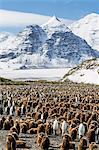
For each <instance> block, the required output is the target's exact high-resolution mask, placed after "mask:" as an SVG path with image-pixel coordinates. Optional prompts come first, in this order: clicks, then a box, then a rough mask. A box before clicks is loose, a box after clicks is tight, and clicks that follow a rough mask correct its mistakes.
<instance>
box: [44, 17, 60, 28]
mask: <svg viewBox="0 0 99 150" xmlns="http://www.w3.org/2000/svg"><path fill="white" fill-rule="evenodd" d="M61 23H62V22H61V21H60V20H59V19H58V18H57V17H56V16H55V15H54V16H53V17H51V19H49V20H48V22H46V23H45V24H43V25H42V26H50V27H51V26H56V25H60V24H61Z"/></svg>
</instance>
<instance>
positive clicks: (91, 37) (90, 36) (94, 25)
mask: <svg viewBox="0 0 99 150" xmlns="http://www.w3.org/2000/svg"><path fill="white" fill-rule="evenodd" d="M69 28H70V29H71V30H72V32H73V33H74V34H76V35H78V36H80V37H81V38H83V39H85V40H86V41H87V43H88V44H89V45H90V46H91V47H92V48H93V49H96V50H98V51H99V14H95V13H92V14H89V15H87V16H85V17H84V18H82V19H80V20H78V21H76V22H74V23H73V24H71V25H70V26H69Z"/></svg>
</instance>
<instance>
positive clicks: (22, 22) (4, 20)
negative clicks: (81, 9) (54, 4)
mask: <svg viewBox="0 0 99 150" xmlns="http://www.w3.org/2000/svg"><path fill="white" fill-rule="evenodd" d="M50 18H51V17H50V16H43V15H39V14H33V13H23V12H17V11H8V10H3V9H0V27H11V26H12V27H13V26H14V27H22V26H27V25H30V24H38V25H41V24H43V23H45V22H47V21H48V20H49V19H50ZM64 21H67V22H68V23H69V21H70V22H71V20H64Z"/></svg>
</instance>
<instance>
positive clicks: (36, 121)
mask: <svg viewBox="0 0 99 150" xmlns="http://www.w3.org/2000/svg"><path fill="white" fill-rule="evenodd" d="M1 95H2V98H1V101H0V131H7V136H6V145H5V150H17V148H20V149H21V148H22V149H31V150H35V149H33V148H32V145H29V144H28V142H27V140H23V139H22V138H21V134H23V135H24V136H25V135H27V134H28V135H34V138H35V144H36V145H37V148H36V149H38V150H39V149H43V150H48V149H49V150H51V149H52V150H54V149H55V150H94V149H95V150H99V86H94V85H93V86H92V85H81V84H79V85H78V84H74V83H70V84H69V83H68V84H66V83H51V82H50V83H46V82H37V83H36V82H34V83H32V84H30V85H20V86H14V85H12V86H11V85H9V86H4V85H3V86H2V88H1ZM59 137H60V143H58V144H56V145H55V144H53V140H52V139H54V140H55V139H57V138H59Z"/></svg>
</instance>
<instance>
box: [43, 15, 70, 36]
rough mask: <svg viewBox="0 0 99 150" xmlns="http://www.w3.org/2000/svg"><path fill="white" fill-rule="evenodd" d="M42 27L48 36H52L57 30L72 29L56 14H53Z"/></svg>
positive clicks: (66, 30) (65, 30) (67, 30)
mask: <svg viewBox="0 0 99 150" xmlns="http://www.w3.org/2000/svg"><path fill="white" fill-rule="evenodd" d="M42 28H43V29H44V31H45V32H46V33H47V36H48V38H50V37H51V35H52V34H53V33H55V32H56V31H59V32H69V31H70V29H69V28H68V27H67V26H66V24H65V23H63V22H62V21H60V20H59V19H58V18H57V17H56V16H53V17H52V18H51V19H50V20H49V21H48V22H46V23H45V24H43V25H42Z"/></svg>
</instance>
